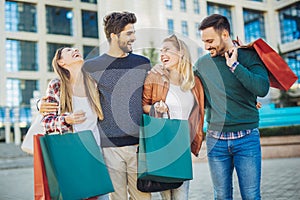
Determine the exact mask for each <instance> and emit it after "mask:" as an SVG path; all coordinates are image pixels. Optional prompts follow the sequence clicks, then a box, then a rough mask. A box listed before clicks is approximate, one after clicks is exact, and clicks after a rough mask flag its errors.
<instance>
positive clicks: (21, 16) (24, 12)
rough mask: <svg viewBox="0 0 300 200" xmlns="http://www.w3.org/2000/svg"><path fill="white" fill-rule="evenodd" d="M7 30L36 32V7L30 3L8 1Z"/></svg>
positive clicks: (6, 4)
mask: <svg viewBox="0 0 300 200" xmlns="http://www.w3.org/2000/svg"><path fill="white" fill-rule="evenodd" d="M5 30H6V31H13V32H16V31H27V32H36V31H37V26H36V6H35V5H34V4H30V3H21V2H14V1H6V2H5Z"/></svg>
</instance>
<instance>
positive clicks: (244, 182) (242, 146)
mask: <svg viewBox="0 0 300 200" xmlns="http://www.w3.org/2000/svg"><path fill="white" fill-rule="evenodd" d="M206 144H207V156H208V163H209V168H210V174H211V178H212V183H213V187H214V199H215V200H232V199H233V184H232V174H233V169H234V168H235V170H236V172H237V176H238V182H239V187H240V193H241V196H242V199H243V200H260V199H261V196H260V182H261V147H260V134H259V130H258V129H253V130H252V131H251V133H250V134H248V135H246V136H244V137H242V138H239V139H234V140H220V139H216V138H214V137H212V136H210V135H209V134H208V135H207V136H206Z"/></svg>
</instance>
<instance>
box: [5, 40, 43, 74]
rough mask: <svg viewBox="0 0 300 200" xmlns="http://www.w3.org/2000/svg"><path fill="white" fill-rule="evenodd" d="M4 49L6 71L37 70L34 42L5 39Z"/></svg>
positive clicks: (35, 44) (35, 45)
mask: <svg viewBox="0 0 300 200" xmlns="http://www.w3.org/2000/svg"><path fill="white" fill-rule="evenodd" d="M5 50H6V66H5V68H6V71H7V72H17V71H37V70H38V56H37V52H38V51H37V43H36V42H31V41H23V40H11V39H7V40H6V44H5Z"/></svg>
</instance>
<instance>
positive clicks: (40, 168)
mask: <svg viewBox="0 0 300 200" xmlns="http://www.w3.org/2000/svg"><path fill="white" fill-rule="evenodd" d="M41 136H43V135H42V134H38V135H34V136H33V147H34V153H33V170H34V171H33V176H34V199H35V200H51V197H50V190H49V185H48V179H47V175H46V170H45V165H44V159H43V155H42V150H41V145H40V140H39V137H41Z"/></svg>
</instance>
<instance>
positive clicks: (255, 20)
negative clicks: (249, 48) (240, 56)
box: [243, 9, 266, 43]
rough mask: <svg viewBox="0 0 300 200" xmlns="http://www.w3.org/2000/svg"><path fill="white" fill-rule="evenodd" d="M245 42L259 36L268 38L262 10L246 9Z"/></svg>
mask: <svg viewBox="0 0 300 200" xmlns="http://www.w3.org/2000/svg"><path fill="white" fill-rule="evenodd" d="M243 15H244V29H245V42H246V43H249V42H253V41H254V40H256V39H258V38H263V39H266V33H265V20H264V14H263V13H262V12H260V11H254V10H248V9H244V13H243Z"/></svg>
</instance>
